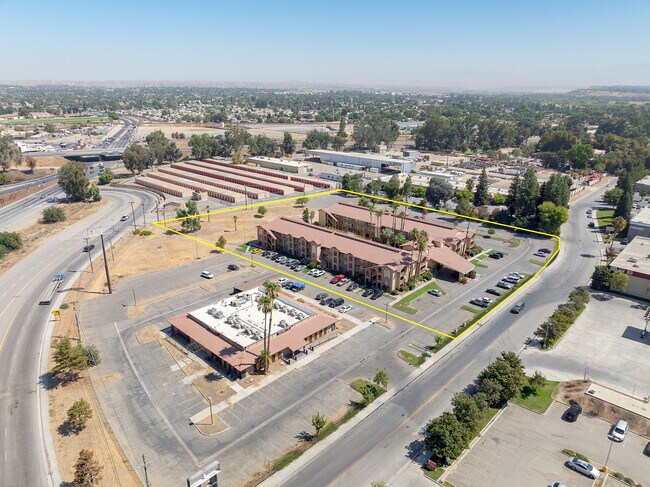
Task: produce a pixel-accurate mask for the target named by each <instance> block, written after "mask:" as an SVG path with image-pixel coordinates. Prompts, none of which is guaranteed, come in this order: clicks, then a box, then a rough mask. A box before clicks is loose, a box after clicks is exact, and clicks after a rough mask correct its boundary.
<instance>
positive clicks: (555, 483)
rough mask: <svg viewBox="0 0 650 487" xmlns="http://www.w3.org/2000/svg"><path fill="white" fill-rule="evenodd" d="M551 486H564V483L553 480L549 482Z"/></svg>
mask: <svg viewBox="0 0 650 487" xmlns="http://www.w3.org/2000/svg"><path fill="white" fill-rule="evenodd" d="M551 487H566V485H564V484H561V483H560V482H553V483H552V484H551Z"/></svg>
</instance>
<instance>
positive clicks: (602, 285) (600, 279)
mask: <svg viewBox="0 0 650 487" xmlns="http://www.w3.org/2000/svg"><path fill="white" fill-rule="evenodd" d="M611 281H612V271H611V270H610V269H609V267H608V266H606V265H597V266H596V268H595V269H594V273H593V274H592V275H591V287H592V288H593V289H596V290H600V289H607V288H609V284H610V283H611Z"/></svg>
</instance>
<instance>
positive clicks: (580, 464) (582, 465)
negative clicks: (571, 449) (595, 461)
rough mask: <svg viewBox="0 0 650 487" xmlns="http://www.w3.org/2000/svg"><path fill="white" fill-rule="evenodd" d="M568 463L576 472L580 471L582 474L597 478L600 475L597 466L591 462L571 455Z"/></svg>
mask: <svg viewBox="0 0 650 487" xmlns="http://www.w3.org/2000/svg"><path fill="white" fill-rule="evenodd" d="M566 464H567V466H568V467H569V468H570V469H571V470H575V471H576V472H579V473H581V474H582V475H586V476H587V477H589V478H592V479H597V478H598V477H600V472H599V471H598V469H597V468H596V467H594V466H593V465H592V464H591V463H587V462H585V461H584V460H580V459H579V458H575V457H571V458H569V460H568V461H567V462H566Z"/></svg>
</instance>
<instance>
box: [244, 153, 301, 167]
mask: <svg viewBox="0 0 650 487" xmlns="http://www.w3.org/2000/svg"><path fill="white" fill-rule="evenodd" d="M246 160H247V161H248V162H258V161H262V162H271V163H273V164H278V165H281V166H291V167H308V166H311V164H309V163H306V162H301V161H289V160H287V159H279V158H277V157H266V156H253V157H247V158H246Z"/></svg>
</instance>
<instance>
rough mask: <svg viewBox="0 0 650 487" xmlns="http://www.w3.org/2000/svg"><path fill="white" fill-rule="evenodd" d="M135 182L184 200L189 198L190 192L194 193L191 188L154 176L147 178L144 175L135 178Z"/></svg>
mask: <svg viewBox="0 0 650 487" xmlns="http://www.w3.org/2000/svg"><path fill="white" fill-rule="evenodd" d="M135 184H139V185H140V186H144V187H145V188H150V189H153V190H154V191H158V192H160V193H165V194H169V195H171V196H176V197H177V198H183V199H184V200H185V199H188V198H191V197H192V194H193V193H194V191H193V190H191V189H189V188H186V187H184V186H179V185H177V184H173V183H169V182H167V181H161V180H157V179H154V178H148V177H145V176H143V177H139V178H136V180H135Z"/></svg>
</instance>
